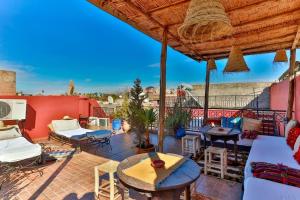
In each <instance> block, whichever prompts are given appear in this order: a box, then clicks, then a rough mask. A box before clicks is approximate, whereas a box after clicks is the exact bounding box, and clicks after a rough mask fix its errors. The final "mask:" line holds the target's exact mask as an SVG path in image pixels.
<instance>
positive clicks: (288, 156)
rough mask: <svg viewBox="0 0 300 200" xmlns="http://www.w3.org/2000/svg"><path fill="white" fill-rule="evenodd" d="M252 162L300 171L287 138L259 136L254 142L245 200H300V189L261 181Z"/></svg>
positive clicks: (247, 167) (246, 173) (246, 179)
mask: <svg viewBox="0 0 300 200" xmlns="http://www.w3.org/2000/svg"><path fill="white" fill-rule="evenodd" d="M251 162H267V163H272V164H283V165H286V166H289V167H291V168H296V169H300V165H299V164H298V163H297V161H296V160H295V159H294V158H293V150H292V149H291V148H290V147H289V146H288V145H287V143H286V138H285V137H276V136H262V135H259V136H258V137H257V138H256V139H255V140H254V142H253V145H252V148H251V151H250V154H249V157H248V160H247V163H246V167H245V171H244V173H245V174H244V176H245V179H244V196H243V200H265V199H272V200H283V199H284V200H295V199H300V188H298V187H294V186H290V185H285V184H281V183H277V182H273V181H269V180H264V179H259V178H256V177H254V176H253V174H252V172H251V166H250V164H251Z"/></svg>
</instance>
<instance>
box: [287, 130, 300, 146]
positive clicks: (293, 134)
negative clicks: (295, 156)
mask: <svg viewBox="0 0 300 200" xmlns="http://www.w3.org/2000/svg"><path fill="white" fill-rule="evenodd" d="M299 135H300V128H292V129H291V130H290V131H289V134H288V137H287V140H286V142H287V144H288V145H289V146H290V147H291V148H292V149H294V145H295V143H296V140H297V138H298V137H299Z"/></svg>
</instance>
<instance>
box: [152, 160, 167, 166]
mask: <svg viewBox="0 0 300 200" xmlns="http://www.w3.org/2000/svg"><path fill="white" fill-rule="evenodd" d="M151 166H152V167H154V168H163V167H164V166H165V161H163V160H160V159H157V160H152V161H151Z"/></svg>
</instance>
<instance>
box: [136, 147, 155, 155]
mask: <svg viewBox="0 0 300 200" xmlns="http://www.w3.org/2000/svg"><path fill="white" fill-rule="evenodd" d="M149 152H155V147H154V145H152V146H151V147H149V148H146V149H144V148H139V147H136V153H137V154H141V153H149Z"/></svg>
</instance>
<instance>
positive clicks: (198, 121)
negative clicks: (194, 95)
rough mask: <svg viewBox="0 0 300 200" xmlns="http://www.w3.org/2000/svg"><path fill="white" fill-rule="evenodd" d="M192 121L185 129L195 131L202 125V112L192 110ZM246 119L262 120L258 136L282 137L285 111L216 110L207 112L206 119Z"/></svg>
mask: <svg viewBox="0 0 300 200" xmlns="http://www.w3.org/2000/svg"><path fill="white" fill-rule="evenodd" d="M191 112H192V120H191V122H190V123H189V124H188V126H187V127H186V128H187V129H190V130H197V129H199V128H200V127H201V126H202V125H203V116H204V110H203V109H202V108H192V109H191ZM223 116H224V117H241V118H242V117H248V118H254V119H260V120H262V127H261V130H260V134H263V135H276V136H283V135H284V122H285V121H284V120H285V116H286V111H284V110H267V109H258V110H256V109H224V108H216V109H209V110H208V118H211V119H220V118H221V117H223Z"/></svg>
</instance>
